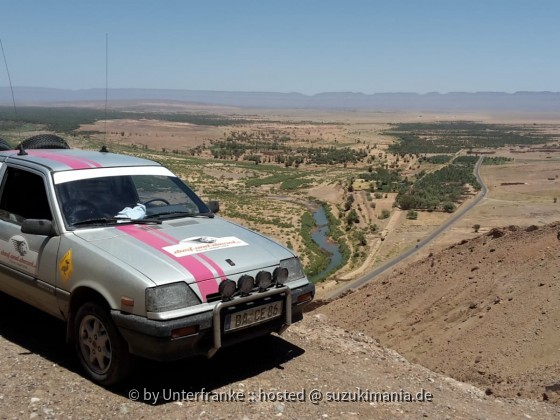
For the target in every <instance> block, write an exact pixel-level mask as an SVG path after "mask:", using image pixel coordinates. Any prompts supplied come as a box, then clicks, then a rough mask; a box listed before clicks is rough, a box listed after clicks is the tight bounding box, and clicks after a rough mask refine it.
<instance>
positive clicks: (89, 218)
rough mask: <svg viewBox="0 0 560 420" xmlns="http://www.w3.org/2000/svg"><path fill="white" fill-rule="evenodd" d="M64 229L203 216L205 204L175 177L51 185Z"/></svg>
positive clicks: (133, 177) (111, 178) (113, 178)
mask: <svg viewBox="0 0 560 420" xmlns="http://www.w3.org/2000/svg"><path fill="white" fill-rule="evenodd" d="M55 188H56V192H57V196H58V200H59V203H60V207H61V209H62V213H63V215H64V219H65V221H66V223H67V225H68V226H71V227H72V226H74V227H77V226H83V225H95V224H109V223H123V222H127V221H128V222H130V221H142V220H144V221H148V220H152V221H153V220H157V221H159V220H162V219H171V218H177V217H186V216H191V217H194V216H207V215H209V214H211V213H210V211H209V210H208V208H207V207H206V205H205V204H204V203H203V202H202V200H200V198H198V197H197V195H196V194H195V193H194V192H193V191H192V190H191V189H190V188H189V187H187V186H186V185H185V184H184V183H183V182H182V181H181V180H180V179H179V178H177V177H174V176H167V175H117V176H105V177H99V178H87V179H78V180H74V181H69V182H63V183H59V184H57V185H56V186H55Z"/></svg>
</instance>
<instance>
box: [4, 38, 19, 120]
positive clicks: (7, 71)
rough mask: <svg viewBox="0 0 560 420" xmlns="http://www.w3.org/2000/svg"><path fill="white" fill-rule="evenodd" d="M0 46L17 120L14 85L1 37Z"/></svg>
mask: <svg viewBox="0 0 560 420" xmlns="http://www.w3.org/2000/svg"><path fill="white" fill-rule="evenodd" d="M0 48H1V49H2V57H4V64H5V65H6V73H7V74H8V82H9V83H10V91H11V92H12V103H13V104H14V114H15V116H16V120H17V108H16V97H15V95H14V87H13V86H12V78H11V77H10V70H9V69H8V60H6V54H5V53H4V44H2V39H0Z"/></svg>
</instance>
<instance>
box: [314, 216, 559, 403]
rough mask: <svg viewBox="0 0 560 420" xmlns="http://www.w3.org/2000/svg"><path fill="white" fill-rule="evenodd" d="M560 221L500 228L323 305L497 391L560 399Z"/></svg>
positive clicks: (418, 359)
mask: <svg viewBox="0 0 560 420" xmlns="http://www.w3.org/2000/svg"><path fill="white" fill-rule="evenodd" d="M559 227H560V224H553V225H548V226H545V227H539V228H537V227H536V226H531V227H528V228H519V227H516V226H510V227H506V228H501V229H493V230H491V231H490V232H488V233H487V234H484V235H482V236H480V237H477V238H475V239H473V240H470V241H463V242H461V243H460V244H457V245H454V246H451V247H449V248H447V249H445V250H443V251H442V252H439V253H435V254H431V255H430V256H429V257H428V258H426V259H424V260H421V261H417V262H414V263H412V264H410V265H408V266H401V267H399V268H397V269H395V270H393V271H392V272H391V273H388V274H386V275H383V276H380V277H379V278H377V279H375V280H374V281H373V282H372V283H371V284H368V285H367V286H365V287H363V288H360V289H359V290H357V291H354V292H352V293H350V294H348V295H347V296H345V297H344V298H342V299H339V300H337V301H334V302H332V303H330V304H328V305H326V306H324V307H322V308H320V309H318V310H317V311H318V312H319V313H321V314H323V315H324V316H325V317H326V318H327V319H328V322H329V323H332V324H336V325H338V326H341V327H343V328H345V329H348V330H353V331H361V332H363V333H364V334H367V335H369V336H372V337H376V338H378V339H379V340H380V342H381V343H382V345H384V346H387V347H389V348H392V349H394V350H396V351H398V352H399V353H400V354H402V355H403V356H404V357H406V358H407V359H408V360H410V361H412V362H415V363H419V364H421V365H423V366H425V367H427V368H429V369H432V370H434V371H436V372H440V373H443V374H445V375H449V376H451V377H453V378H455V379H457V380H460V381H464V382H469V383H472V384H475V385H477V386H478V387H480V388H481V389H483V390H485V392H486V393H487V394H488V395H494V396H497V397H509V398H517V397H522V398H531V399H534V400H539V401H548V402H549V403H554V404H560V375H559V373H560V240H559V239H558V238H557V233H558V229H559Z"/></svg>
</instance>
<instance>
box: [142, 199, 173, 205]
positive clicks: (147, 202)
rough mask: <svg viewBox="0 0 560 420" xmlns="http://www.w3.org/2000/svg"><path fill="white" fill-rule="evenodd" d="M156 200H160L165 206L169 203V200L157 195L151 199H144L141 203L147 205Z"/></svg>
mask: <svg viewBox="0 0 560 420" xmlns="http://www.w3.org/2000/svg"><path fill="white" fill-rule="evenodd" d="M156 201H161V202H162V203H165V204H166V205H167V206H169V205H170V203H169V201H167V200H166V199H165V198H159V197H156V198H152V199H151V200H148V201H144V202H143V203H142V204H144V205H145V206H147V205H148V204H151V203H154V202H156Z"/></svg>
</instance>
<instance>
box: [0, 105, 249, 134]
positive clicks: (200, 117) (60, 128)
mask: <svg viewBox="0 0 560 420" xmlns="http://www.w3.org/2000/svg"><path fill="white" fill-rule="evenodd" d="M105 115H106V117H107V119H110V120H116V119H123V118H135V119H140V118H144V119H153V120H162V121H171V122H182V123H190V124H196V125H208V126H226V125H233V124H248V123H250V122H251V121H249V120H245V119H238V118H230V117H224V116H220V115H214V114H203V113H196V114H194V113H180V114H179V113H157V112H125V111H116V110H108V111H107V114H105V110H103V109H94V108H69V107H56V108H55V107H52V108H47V107H37V106H26V107H19V108H18V110H17V115H16V114H15V113H14V109H13V108H12V107H7V106H2V107H0V120H2V121H3V123H4V124H21V123H22V122H23V123H29V124H40V125H43V126H44V127H46V128H47V129H48V130H51V131H55V132H57V133H71V132H72V131H74V130H76V129H78V128H79V127H80V125H81V124H93V123H95V122H96V121H99V120H104V119H105Z"/></svg>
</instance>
